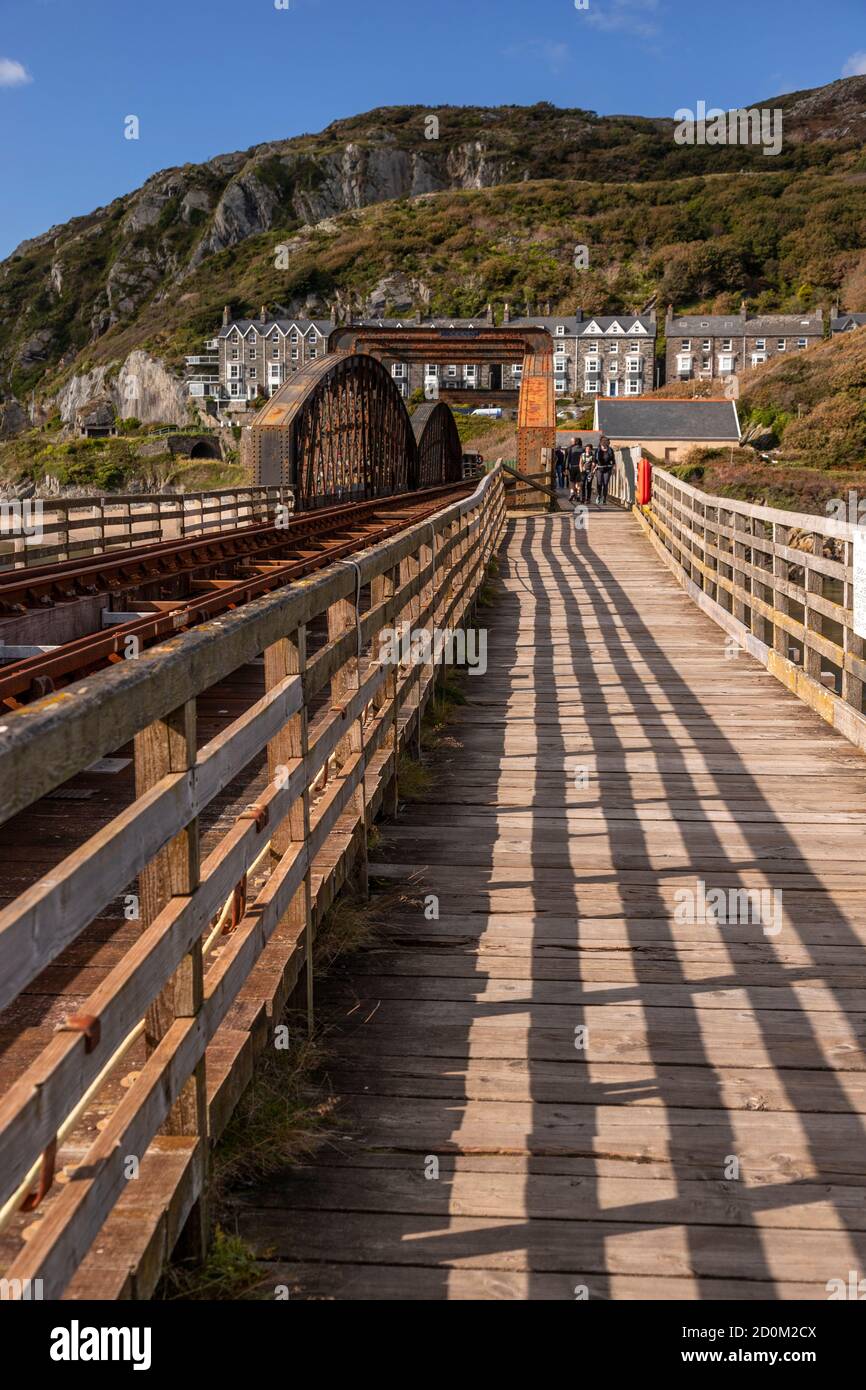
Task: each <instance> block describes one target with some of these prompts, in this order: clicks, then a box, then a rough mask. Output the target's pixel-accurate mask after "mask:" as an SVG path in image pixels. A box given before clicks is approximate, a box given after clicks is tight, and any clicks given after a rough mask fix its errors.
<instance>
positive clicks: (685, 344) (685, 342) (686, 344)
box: [682, 338, 692, 352]
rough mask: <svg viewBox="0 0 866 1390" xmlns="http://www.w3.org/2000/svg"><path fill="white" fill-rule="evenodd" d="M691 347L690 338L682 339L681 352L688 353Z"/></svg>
mask: <svg viewBox="0 0 866 1390" xmlns="http://www.w3.org/2000/svg"><path fill="white" fill-rule="evenodd" d="M691 345H692V340H691V338H683V341H682V351H683V352H688V351H689V349H690V348H691Z"/></svg>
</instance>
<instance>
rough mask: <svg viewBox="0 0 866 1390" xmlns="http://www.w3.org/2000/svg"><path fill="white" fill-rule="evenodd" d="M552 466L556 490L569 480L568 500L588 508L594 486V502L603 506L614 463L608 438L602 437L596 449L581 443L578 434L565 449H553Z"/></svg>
mask: <svg viewBox="0 0 866 1390" xmlns="http://www.w3.org/2000/svg"><path fill="white" fill-rule="evenodd" d="M553 463H554V467H555V470H556V485H557V487H565V484H566V479H567V480H568V496H569V500H570V501H572V502H583V503H584V504H585V505H587V506H589V504H590V502H591V501H592V487H593V483H595V500H596V502H597V503H598V505H599V506H600V507H603V506H604V504H605V502H606V501H607V493H608V488H609V487H610V479H611V475H612V473H613V469H614V464H615V463H616V458H615V455H614V452H613V449H612V448H611V447H610V440H609V439H608V437H607V435H605V434H603V435H602V436H601V439H600V440H599V443H598V448H597V449H596V448H594V447H593V445H592V444H589V443H587V444H583V443H582V442H581V440H580V439H578V438H577V435H573V436H572V440H571V443H570V444H569V446H568V448H567V449H562V448H556V449H555V450H554V452H553Z"/></svg>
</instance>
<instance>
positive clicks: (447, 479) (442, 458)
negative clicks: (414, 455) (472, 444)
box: [412, 401, 463, 487]
mask: <svg viewBox="0 0 866 1390" xmlns="http://www.w3.org/2000/svg"><path fill="white" fill-rule="evenodd" d="M412 432H413V434H414V435H415V443H416V444H417V446H418V459H417V465H416V467H417V472H416V475H415V484H414V485H415V487H434V486H435V485H436V483H456V482H459V481H460V479H461V478H462V477H463V446H462V444H461V443H460V435H459V434H458V433H457V422H456V421H455V419H454V416H453V415H452V413H451V411H450V409H449V408H448V406H447V405H446V404H445V402H444V401H427V402H425V404H424V405H419V406H418V408H417V410H415V411H414V412H413V415H412Z"/></svg>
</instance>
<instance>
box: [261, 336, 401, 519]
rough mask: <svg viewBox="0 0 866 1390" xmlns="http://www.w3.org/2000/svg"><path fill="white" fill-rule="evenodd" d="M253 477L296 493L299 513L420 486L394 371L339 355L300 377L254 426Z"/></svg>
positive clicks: (361, 356) (275, 397) (277, 394)
mask: <svg viewBox="0 0 866 1390" xmlns="http://www.w3.org/2000/svg"><path fill="white" fill-rule="evenodd" d="M247 447H248V449H249V451H250V454H251V458H249V462H251V464H252V468H253V475H254V477H256V478H264V477H273V478H275V479H277V480H278V481H279V482H280V483H282V484H288V485H290V486H292V487H294V488H295V490H296V506H297V508H298V509H299V510H301V509H303V510H307V509H309V508H311V507H317V506H322V505H324V504H327V503H332V502H334V501H351V500H354V499H362V498H371V497H384V496H387V495H389V494H391V493H395V492H405V491H406V490H407V489H409V488H411V487H414V486H417V483H416V476H417V446H416V443H415V436H414V434H413V432H412V425H411V421H410V418H409V414H408V412H407V410H406V407H405V405H404V403H403V398H402V396H401V395H400V392H399V391H398V389H397V387H396V386H395V385H394V382H393V381H392V379H391V375H390V373H389V372H388V370H387V368H386V367H384V366H383V365H382V363H381V362H379V361H378V360H377V359H376V358H375V357H369V356H367V355H366V354H363V353H335V354H331V355H329V356H328V357H325V358H323V359H322V360H321V361H320V362H314V363H311V364H310V365H309V366H307V367H304V368H303V369H302V370H301V371H299V372H297V373H295V374H293V376H292V377H291V379H290V380H289V381H287V382H286V383H285V385H283V386H281V387H280V389H279V390H278V391H276V392H275V394H274V395H273V396H272V397H271V399H270V401H268V403H267V405H265V406H263V407H262V409H261V410H260V411H259V413H258V415H257V416H256V418H255V420H254V421H253V423H252V424H251V425H250V427H249V439H248V445H247Z"/></svg>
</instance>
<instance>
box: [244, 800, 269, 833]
mask: <svg viewBox="0 0 866 1390" xmlns="http://www.w3.org/2000/svg"><path fill="white" fill-rule="evenodd" d="M269 819H270V811H269V809H268V807H267V806H263V805H262V804H261V803H260V802H256V803H255V804H254V805H252V806H246V807H245V808H244V810H243V811H241V813H240V815H239V816H238V820H254V821H255V823H256V831H257V832H261V831H262V830H264V828H265V826H266V825H267V823H268V821H269Z"/></svg>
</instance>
